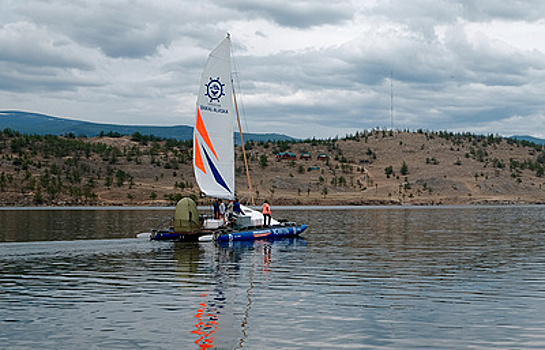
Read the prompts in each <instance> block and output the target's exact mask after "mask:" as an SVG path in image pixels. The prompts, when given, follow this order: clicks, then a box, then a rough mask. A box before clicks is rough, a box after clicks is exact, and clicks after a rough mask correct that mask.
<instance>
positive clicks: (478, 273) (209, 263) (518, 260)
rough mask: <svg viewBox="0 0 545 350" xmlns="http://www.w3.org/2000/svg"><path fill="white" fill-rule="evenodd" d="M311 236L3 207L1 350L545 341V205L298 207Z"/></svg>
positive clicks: (131, 214) (163, 217) (161, 216)
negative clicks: (176, 239) (247, 237)
mask: <svg viewBox="0 0 545 350" xmlns="http://www.w3.org/2000/svg"><path fill="white" fill-rule="evenodd" d="M273 214H275V216H276V217H284V218H287V219H290V220H296V221H300V222H305V223H308V224H309V225H310V226H311V230H310V231H309V232H308V233H305V234H304V238H302V239H290V240H282V241H273V242H267V241H256V242H250V243H246V244H236V245H225V246H218V245H217V244H215V243H213V242H206V243H194V244H189V243H183V244H180V243H176V244H174V243H168V242H150V241H147V240H143V239H135V238H133V237H134V236H135V234H136V233H138V232H142V231H146V230H148V229H149V228H152V227H155V226H158V225H159V226H160V225H161V224H163V223H165V222H167V221H168V219H169V218H170V216H171V215H172V212H171V211H170V210H151V209H150V210H116V209H110V210H0V241H2V242H4V243H0V268H1V276H0V348H3V349H10V350H13V349H34V348H36V349H55V350H58V349H208V348H216V349H423V348H429V349H469V348H471V349H490V348H496V349H532V348H535V349H543V348H545V244H544V243H545V225H544V223H545V207H543V206H506V207H432V208H429V207H417V208H402V207H398V208H365V207H364V208H323V209H316V208H302V209H297V210H292V211H289V210H280V209H278V208H276V209H275V208H273Z"/></svg>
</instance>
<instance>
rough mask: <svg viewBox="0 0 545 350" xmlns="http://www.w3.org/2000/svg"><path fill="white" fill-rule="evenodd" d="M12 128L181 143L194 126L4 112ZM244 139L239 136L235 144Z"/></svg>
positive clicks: (264, 137)
mask: <svg viewBox="0 0 545 350" xmlns="http://www.w3.org/2000/svg"><path fill="white" fill-rule="evenodd" d="M6 128H9V129H12V130H16V131H18V132H20V133H22V134H37V135H66V134H69V133H73V134H74V135H75V136H87V137H94V136H98V135H100V133H101V132H102V133H105V134H107V133H110V132H112V133H119V134H121V135H132V134H134V133H136V132H139V133H140V134H142V135H154V136H158V137H164V138H172V139H177V140H191V139H192V137H193V127H191V126H186V125H176V126H143V125H117V124H99V123H91V122H85V121H79V120H71V119H64V118H58V117H52V116H49V115H45V114H40V113H30V112H23V111H0V129H2V130H3V129H6ZM244 139H245V140H246V141H249V140H253V141H292V140H294V138H292V137H289V136H286V135H281V134H250V133H248V134H247V133H244ZM239 140H240V136H239V135H238V133H235V142H237V141H239Z"/></svg>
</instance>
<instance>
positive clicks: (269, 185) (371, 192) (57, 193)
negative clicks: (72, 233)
mask: <svg viewBox="0 0 545 350" xmlns="http://www.w3.org/2000/svg"><path fill="white" fill-rule="evenodd" d="M246 146H247V152H248V158H249V161H250V172H251V175H252V184H253V189H254V193H255V194H256V197H257V201H258V202H260V201H262V200H263V199H265V198H267V199H269V200H271V202H272V204H273V206H274V205H279V204H288V205H290V204H291V205H349V204H350V205H363V204H384V205H400V204H405V205H438V204H482V203H487V204H506V203H545V177H544V171H545V151H544V146H542V145H537V144H534V143H530V142H527V141H517V140H515V139H511V138H501V137H494V136H492V135H490V136H481V135H472V134H453V133H447V132H423V131H419V132H392V131H383V130H382V131H381V130H371V131H364V132H362V133H357V134H356V135H351V136H350V137H347V138H344V139H339V140H337V139H329V140H307V141H298V142H287V141H278V142H253V141H251V142H248V143H247V145H246ZM279 152H291V153H292V154H294V155H295V158H293V159H283V160H280V159H277V157H276V154H278V153H279ZM302 153H306V154H309V155H310V159H308V160H305V159H302V158H301V154H302ZM318 154H325V155H327V156H326V157H325V159H324V160H319V159H317V156H318ZM240 155H241V153H240V147H237V157H236V179H237V184H236V186H237V188H238V189H246V188H247V187H248V186H247V184H246V177H245V176H244V170H243V169H244V166H243V164H242V161H241V157H240ZM191 157H192V148H191V142H190V141H176V140H173V139H169V140H163V141H150V140H149V139H146V138H134V137H130V136H124V137H93V138H75V137H59V136H51V135H50V136H40V135H33V136H30V135H21V134H18V133H15V132H12V131H9V130H4V131H3V132H0V169H1V174H0V205H3V206H34V205H53V206H73V205H131V206H134V205H137V206H166V205H173V204H174V203H175V202H176V200H177V199H178V198H180V197H181V196H193V197H194V198H199V189H198V187H197V185H196V183H195V179H194V175H193V170H192V165H191V162H192V161H191ZM240 191H241V193H239V196H240V197H243V196H245V195H246V193H245V190H240ZM203 203H204V202H203Z"/></svg>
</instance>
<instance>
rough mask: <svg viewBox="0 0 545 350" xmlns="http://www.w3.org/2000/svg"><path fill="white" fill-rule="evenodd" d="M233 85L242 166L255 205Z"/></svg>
mask: <svg viewBox="0 0 545 350" xmlns="http://www.w3.org/2000/svg"><path fill="white" fill-rule="evenodd" d="M231 85H232V86H233V100H234V102H235V111H236V113H237V123H238V133H239V134H240V144H241V145H242V155H243V157H244V167H245V168H246V178H247V179H248V189H249V190H250V198H251V199H252V205H255V201H254V192H253V191H252V180H250V170H249V168H248V158H247V157H246V148H245V147H244V137H243V136H242V127H241V125H240V115H239V113H238V104H237V95H236V93H235V84H234V83H232V84H231Z"/></svg>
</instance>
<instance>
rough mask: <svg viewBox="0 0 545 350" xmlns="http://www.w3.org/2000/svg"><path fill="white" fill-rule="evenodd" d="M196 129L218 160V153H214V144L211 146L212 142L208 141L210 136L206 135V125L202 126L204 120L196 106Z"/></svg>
mask: <svg viewBox="0 0 545 350" xmlns="http://www.w3.org/2000/svg"><path fill="white" fill-rule="evenodd" d="M196 127H197V131H198V132H199V134H200V135H201V137H202V139H203V140H204V142H206V145H207V146H208V148H210V150H211V151H212V153H214V156H216V159H217V160H219V158H218V155H217V154H216V150H215V149H214V146H212V142H211V141H210V137H209V136H208V132H207V131H206V127H205V126H204V122H203V121H202V117H201V111H200V110H199V108H197V126H196Z"/></svg>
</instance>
